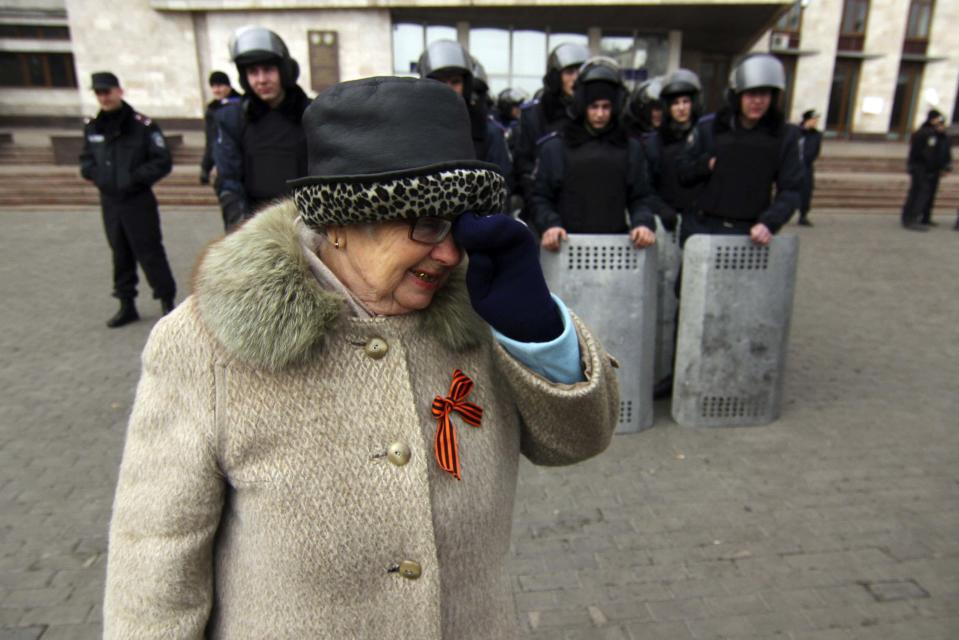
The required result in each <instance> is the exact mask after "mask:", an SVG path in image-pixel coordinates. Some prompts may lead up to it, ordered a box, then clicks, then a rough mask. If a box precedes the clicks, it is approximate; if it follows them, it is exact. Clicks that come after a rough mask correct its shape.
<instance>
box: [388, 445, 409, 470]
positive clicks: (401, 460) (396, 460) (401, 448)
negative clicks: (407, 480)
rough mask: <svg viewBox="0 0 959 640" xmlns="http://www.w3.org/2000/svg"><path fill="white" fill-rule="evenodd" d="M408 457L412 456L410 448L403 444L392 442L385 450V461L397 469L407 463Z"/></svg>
mask: <svg viewBox="0 0 959 640" xmlns="http://www.w3.org/2000/svg"><path fill="white" fill-rule="evenodd" d="M410 455H412V452H411V451H410V446H409V445H408V444H406V443H405V442H394V443H393V444H391V445H390V446H389V447H387V449H386V459H387V460H389V461H390V462H392V463H393V464H395V465H396V466H397V467H402V466H403V465H404V464H406V463H407V462H409V461H410Z"/></svg>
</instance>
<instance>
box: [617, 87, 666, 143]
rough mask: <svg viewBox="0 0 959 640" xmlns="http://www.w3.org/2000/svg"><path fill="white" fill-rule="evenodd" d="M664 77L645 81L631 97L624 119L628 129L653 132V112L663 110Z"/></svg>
mask: <svg viewBox="0 0 959 640" xmlns="http://www.w3.org/2000/svg"><path fill="white" fill-rule="evenodd" d="M663 80H664V78H663V77H662V76H656V77H655V78H649V79H648V80H644V81H643V82H642V83H640V85H639V86H638V87H636V89H635V90H634V91H633V93H632V95H630V97H629V103H628V104H627V105H626V109H625V113H624V114H623V118H624V120H625V121H626V125H627V127H629V128H630V129H631V130H632V129H638V130H640V131H652V130H653V129H654V127H653V110H654V109H660V110H662V109H663V102H662V100H661V99H660V93H661V92H662V88H663Z"/></svg>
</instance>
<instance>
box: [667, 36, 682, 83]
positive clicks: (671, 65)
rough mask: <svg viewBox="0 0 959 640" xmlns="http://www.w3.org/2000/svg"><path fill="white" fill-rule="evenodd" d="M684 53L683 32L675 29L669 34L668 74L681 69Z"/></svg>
mask: <svg viewBox="0 0 959 640" xmlns="http://www.w3.org/2000/svg"><path fill="white" fill-rule="evenodd" d="M682 53H683V32H682V31H678V30H676V29H673V30H671V31H670V32H669V58H668V62H667V63H666V73H672V72H673V71H675V70H676V69H678V68H679V67H680V58H681V57H682Z"/></svg>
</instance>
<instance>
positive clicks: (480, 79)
mask: <svg viewBox="0 0 959 640" xmlns="http://www.w3.org/2000/svg"><path fill="white" fill-rule="evenodd" d="M470 62H472V63H473V64H472V71H473V91H475V92H476V93H489V77H488V76H487V75H486V69H485V68H484V67H483V64H482V63H481V62H480V61H479V60H477V59H476V58H475V57H474V56H472V55H470Z"/></svg>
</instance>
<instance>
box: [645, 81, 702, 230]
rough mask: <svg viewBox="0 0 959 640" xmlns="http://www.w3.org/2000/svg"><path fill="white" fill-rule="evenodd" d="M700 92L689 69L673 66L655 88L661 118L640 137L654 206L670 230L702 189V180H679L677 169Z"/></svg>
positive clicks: (695, 118) (695, 116) (696, 113)
mask: <svg viewBox="0 0 959 640" xmlns="http://www.w3.org/2000/svg"><path fill="white" fill-rule="evenodd" d="M701 93H702V84H700V82H699V76H697V75H696V74H695V73H693V72H692V71H690V70H689V69H677V70H676V71H674V72H672V73H670V74H669V75H668V76H666V78H665V79H663V82H662V88H661V89H660V90H659V100H661V101H662V104H663V118H662V122H661V124H660V126H659V127H657V128H656V129H655V130H654V131H652V132H651V133H648V134H646V136H645V138H644V139H643V148H644V150H645V151H646V159H647V162H648V166H649V174H650V177H651V179H652V183H653V189H654V190H655V191H656V194H657V195H658V196H659V199H658V200H657V203H656V206H655V207H654V210H655V212H656V214H657V215H658V216H659V219H660V220H661V221H662V223H663V226H664V227H665V228H666V229H668V230H670V231H672V230H673V229H675V228H676V220H677V215H682V214H685V213H686V212H687V211H690V210H691V209H692V208H693V206H694V203H695V202H696V198H697V197H698V196H699V192H700V191H701V190H702V183H699V184H693V185H690V186H685V185H683V184H681V183H680V181H679V171H678V164H679V157H680V155H682V152H683V149H685V148H686V138H688V137H689V133H690V132H691V131H692V129H693V127H695V126H696V122H697V121H698V120H699V117H700V109H701V106H700V94H701Z"/></svg>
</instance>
